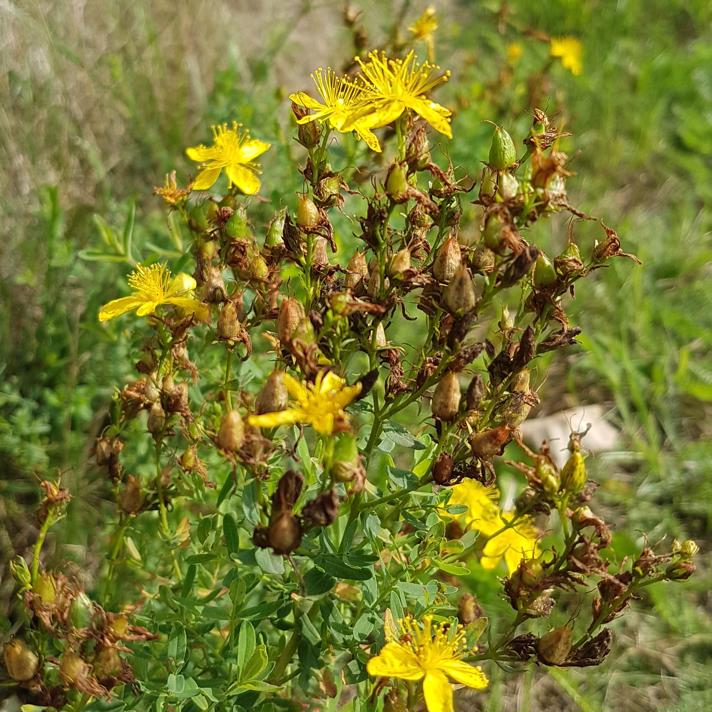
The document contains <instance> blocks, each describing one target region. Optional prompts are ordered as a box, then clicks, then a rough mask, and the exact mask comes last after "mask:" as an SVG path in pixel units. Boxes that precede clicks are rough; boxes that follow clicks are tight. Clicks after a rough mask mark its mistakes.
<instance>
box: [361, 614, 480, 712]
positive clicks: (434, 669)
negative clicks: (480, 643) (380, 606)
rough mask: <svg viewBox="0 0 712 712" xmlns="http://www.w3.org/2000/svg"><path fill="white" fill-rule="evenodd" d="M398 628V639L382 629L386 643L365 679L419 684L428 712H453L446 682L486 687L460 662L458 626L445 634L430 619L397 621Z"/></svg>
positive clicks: (370, 663)
mask: <svg viewBox="0 0 712 712" xmlns="http://www.w3.org/2000/svg"><path fill="white" fill-rule="evenodd" d="M399 625H400V630H401V635H400V638H398V637H397V636H396V635H394V634H393V633H391V632H389V630H388V627H386V640H387V642H386V644H385V646H384V647H383V649H382V650H381V652H380V653H379V654H378V655H377V656H376V657H375V658H371V659H370V660H369V661H368V665H367V668H366V669H367V670H368V674H369V675H373V676H378V677H397V678H400V679H401V680H413V681H416V680H422V681H423V695H424V697H425V705H426V707H427V708H428V712H453V710H454V707H453V702H452V687H451V686H450V682H449V680H448V678H450V679H452V680H454V681H455V682H459V683H461V684H463V685H466V686H467V687H472V688H474V689H476V690H482V689H484V688H485V687H487V683H488V680H487V677H486V676H485V674H484V672H482V670H481V669H480V668H479V667H475V666H474V665H469V664H468V663H466V662H464V661H463V660H462V657H463V656H464V654H465V652H466V651H465V632H464V629H463V628H462V626H457V627H456V628H452V627H450V628H448V629H447V630H446V629H445V628H443V626H441V625H437V624H436V625H433V622H432V618H431V617H430V616H425V617H424V618H423V622H422V623H418V622H417V621H415V620H414V619H413V618H411V617H410V616H408V617H406V618H404V619H402V620H401V621H399ZM396 632H397V631H396Z"/></svg>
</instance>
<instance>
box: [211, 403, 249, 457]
mask: <svg viewBox="0 0 712 712" xmlns="http://www.w3.org/2000/svg"><path fill="white" fill-rule="evenodd" d="M244 439H245V425H244V423H243V422H242V416H241V415H240V414H239V413H238V412H237V411H236V410H231V411H229V412H227V413H226V414H225V416H224V417H223V419H222V422H221V423H220V430H218V445H219V446H220V447H221V448H222V449H223V450H225V451H226V452H237V451H238V450H239V449H240V446H241V445H242V443H243V441H244Z"/></svg>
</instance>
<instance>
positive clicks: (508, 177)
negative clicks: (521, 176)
mask: <svg viewBox="0 0 712 712" xmlns="http://www.w3.org/2000/svg"><path fill="white" fill-rule="evenodd" d="M518 190H519V181H518V180H517V179H516V178H515V177H514V176H513V175H512V174H511V173H509V172H507V171H505V172H504V173H500V175H499V180H498V181H497V195H499V197H500V198H501V199H502V200H512V198H515V197H516V196H517V191H518Z"/></svg>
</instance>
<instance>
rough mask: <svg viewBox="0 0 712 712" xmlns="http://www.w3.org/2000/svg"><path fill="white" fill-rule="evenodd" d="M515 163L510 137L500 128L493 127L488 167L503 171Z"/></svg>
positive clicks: (515, 153) (512, 142) (515, 156)
mask: <svg viewBox="0 0 712 712" xmlns="http://www.w3.org/2000/svg"><path fill="white" fill-rule="evenodd" d="M516 162H517V151H516V149H515V148H514V141H512V137H511V136H510V135H509V134H508V133H507V132H506V131H505V130H504V129H503V128H501V127H500V126H495V129H494V135H493V136H492V143H491V144H490V151H489V167H490V168H492V169H493V170H495V171H504V170H506V169H507V168H511V167H512V166H513V165H514V164H515V163H516Z"/></svg>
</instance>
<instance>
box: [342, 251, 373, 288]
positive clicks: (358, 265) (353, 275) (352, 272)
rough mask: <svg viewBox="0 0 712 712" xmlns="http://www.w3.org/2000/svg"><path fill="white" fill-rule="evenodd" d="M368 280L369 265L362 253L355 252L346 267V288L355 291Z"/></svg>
mask: <svg viewBox="0 0 712 712" xmlns="http://www.w3.org/2000/svg"><path fill="white" fill-rule="evenodd" d="M367 280H368V264H367V263H366V256H365V255H364V254H363V253H362V252H355V253H354V255H353V257H352V258H351V259H350V260H349V263H348V264H347V265H346V280H345V281H346V288H347V289H351V290H354V289H356V287H358V286H359V284H361V282H362V281H367Z"/></svg>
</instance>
